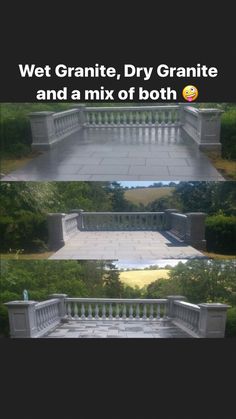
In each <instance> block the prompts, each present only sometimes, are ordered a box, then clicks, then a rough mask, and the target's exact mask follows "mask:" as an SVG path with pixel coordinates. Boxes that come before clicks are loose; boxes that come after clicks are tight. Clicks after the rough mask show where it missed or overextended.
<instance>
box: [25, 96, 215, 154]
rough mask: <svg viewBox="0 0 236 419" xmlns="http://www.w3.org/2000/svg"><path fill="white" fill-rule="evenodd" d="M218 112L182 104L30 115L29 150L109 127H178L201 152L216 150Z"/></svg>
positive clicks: (118, 107)
mask: <svg viewBox="0 0 236 419" xmlns="http://www.w3.org/2000/svg"><path fill="white" fill-rule="evenodd" d="M221 113H222V111H221V110H219V109H198V108H194V107H191V106H185V105H182V104H177V105H170V106H169V105H168V106H165V105H161V106H109V107H108V106H106V107H102V106H100V107H99V106H93V107H86V106H85V105H79V106H76V107H74V108H73V109H70V110H68V111H63V112H56V113H54V112H32V113H30V114H29V118H30V124H31V131H32V148H33V149H37V150H41V149H42V150H43V149H48V148H51V147H52V146H54V145H55V144H57V143H58V142H59V141H61V140H63V139H65V138H66V137H68V136H69V135H71V134H73V133H75V132H77V131H79V130H80V129H90V128H99V127H100V128H112V127H157V128H168V127H180V128H181V132H182V133H183V135H184V136H185V137H186V138H187V139H189V138H190V139H191V140H192V141H194V142H195V143H196V144H197V145H198V147H199V148H200V149H210V150H212V149H213V150H216V151H219V150H220V149H221V144H220V126H221V121H220V119H221Z"/></svg>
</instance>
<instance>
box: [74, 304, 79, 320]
mask: <svg viewBox="0 0 236 419" xmlns="http://www.w3.org/2000/svg"><path fill="white" fill-rule="evenodd" d="M74 318H75V319H78V306H77V303H76V301H75V302H74Z"/></svg>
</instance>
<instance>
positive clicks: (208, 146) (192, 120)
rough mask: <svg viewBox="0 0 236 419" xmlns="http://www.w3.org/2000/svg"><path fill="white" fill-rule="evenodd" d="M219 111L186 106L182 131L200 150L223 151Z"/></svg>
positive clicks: (183, 113)
mask: <svg viewBox="0 0 236 419" xmlns="http://www.w3.org/2000/svg"><path fill="white" fill-rule="evenodd" d="M222 113H223V111H221V110H219V109H197V108H193V107H191V106H185V107H184V108H183V111H182V114H181V126H182V130H183V131H184V132H185V133H186V134H187V135H188V136H189V137H190V138H191V139H193V140H194V141H195V142H196V143H197V144H198V146H199V149H200V150H214V151H220V150H221V143H220V128H221V114H222Z"/></svg>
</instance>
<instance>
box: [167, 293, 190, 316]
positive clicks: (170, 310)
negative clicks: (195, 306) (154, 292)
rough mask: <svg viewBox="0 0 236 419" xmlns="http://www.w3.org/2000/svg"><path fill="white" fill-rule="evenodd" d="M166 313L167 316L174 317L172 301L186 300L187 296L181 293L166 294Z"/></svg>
mask: <svg viewBox="0 0 236 419" xmlns="http://www.w3.org/2000/svg"><path fill="white" fill-rule="evenodd" d="M167 299H168V303H167V315H168V317H174V302H175V301H186V300H187V298H186V297H184V296H183V295H168V296H167Z"/></svg>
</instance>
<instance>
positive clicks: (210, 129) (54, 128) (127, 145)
mask: <svg viewBox="0 0 236 419" xmlns="http://www.w3.org/2000/svg"><path fill="white" fill-rule="evenodd" d="M220 112H221V111H219V110H206V109H205V110H198V109H194V108H192V107H190V106H185V107H181V106H150V107H148V106H146V107H142V106H139V107H122V108H121V107H116V108H115V107H106V108H102V107H93V108H85V107H82V106H80V107H79V108H78V109H73V110H70V111H66V112H59V113H55V114H54V113H52V112H37V113H33V114H31V115H30V121H31V128H32V138H33V144H32V148H33V149H34V150H39V151H42V152H43V154H41V155H39V156H38V157H36V158H34V159H33V160H32V161H30V162H28V163H27V164H26V165H25V166H23V167H22V168H21V169H18V170H16V171H14V172H12V173H10V174H9V175H7V176H5V177H3V178H2V180H16V181H30V180H35V181H40V180H49V181H50V180H65V181H66V180H67V181H73V180H75V181H76V180H77V181H87V180H97V181H110V180H116V181H122V180H136V181H137V180H151V181H152V180H155V181H157V180H185V181H190V180H214V181H216V180H223V177H222V176H221V175H220V173H219V172H218V171H217V170H216V169H215V168H214V167H213V165H212V164H211V162H210V161H209V159H208V158H207V156H206V155H205V154H204V153H203V152H202V151H201V150H214V151H218V152H219V151H220V148H221V144H220Z"/></svg>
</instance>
